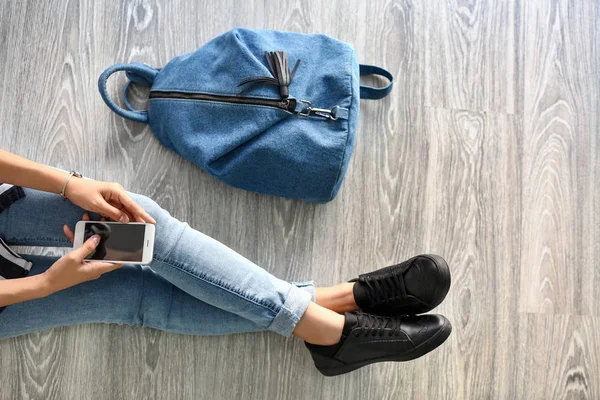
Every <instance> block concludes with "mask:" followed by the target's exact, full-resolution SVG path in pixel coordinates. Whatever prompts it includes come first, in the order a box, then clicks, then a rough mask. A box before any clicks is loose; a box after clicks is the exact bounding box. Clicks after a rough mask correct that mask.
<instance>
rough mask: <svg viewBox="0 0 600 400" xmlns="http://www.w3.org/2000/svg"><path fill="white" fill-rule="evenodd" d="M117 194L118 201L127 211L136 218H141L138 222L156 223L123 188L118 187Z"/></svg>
mask: <svg viewBox="0 0 600 400" xmlns="http://www.w3.org/2000/svg"><path fill="white" fill-rule="evenodd" d="M117 194H118V195H119V201H120V202H121V204H122V205H123V207H124V208H125V210H127V211H128V212H129V213H131V214H132V215H133V216H134V217H135V218H136V220H138V217H139V218H140V219H141V221H139V220H138V221H139V222H149V223H151V224H156V220H155V219H154V218H152V217H151V216H150V214H148V213H147V212H146V211H144V209H143V208H142V207H140V206H139V205H138V204H137V203H136V202H135V201H133V199H132V198H131V197H129V195H128V194H127V193H126V192H125V190H123V189H120V190H119V191H118V192H117Z"/></svg>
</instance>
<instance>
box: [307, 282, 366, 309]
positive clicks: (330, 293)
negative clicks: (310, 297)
mask: <svg viewBox="0 0 600 400" xmlns="http://www.w3.org/2000/svg"><path fill="white" fill-rule="evenodd" d="M353 287H354V283H352V282H345V283H340V284H338V285H335V286H330V287H326V288H317V291H316V292H317V297H316V302H317V304H318V305H320V306H322V307H325V308H328V309H330V310H332V311H335V312H338V313H344V312H350V311H356V310H358V306H357V305H356V301H355V300H354V293H353Z"/></svg>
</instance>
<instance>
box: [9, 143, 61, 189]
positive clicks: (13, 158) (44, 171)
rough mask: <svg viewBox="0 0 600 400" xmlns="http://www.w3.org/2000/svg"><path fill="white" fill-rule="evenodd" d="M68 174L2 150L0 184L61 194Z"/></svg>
mask: <svg viewBox="0 0 600 400" xmlns="http://www.w3.org/2000/svg"><path fill="white" fill-rule="evenodd" d="M68 176H69V174H68V173H66V172H63V171H59V170H57V169H54V168H50V167H48V166H46V165H43V164H39V163H36V162H34V161H30V160H27V159H25V158H23V157H19V156H18V155H16V154H12V153H9V152H8V151H5V150H2V149H0V182H2V183H10V184H11V185H17V186H24V187H28V188H31V189H37V190H42V191H44V192H51V193H60V192H61V190H62V187H63V185H64V184H65V181H66V180H67V177H68Z"/></svg>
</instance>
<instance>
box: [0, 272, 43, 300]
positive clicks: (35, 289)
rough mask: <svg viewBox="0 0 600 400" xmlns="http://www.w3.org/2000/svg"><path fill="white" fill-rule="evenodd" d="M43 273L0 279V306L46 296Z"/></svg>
mask: <svg viewBox="0 0 600 400" xmlns="http://www.w3.org/2000/svg"><path fill="white" fill-rule="evenodd" d="M46 287H47V285H46V284H45V280H44V276H43V275H34V276H29V277H27V278H19V279H5V280H1V281H0V307H4V306H9V305H11V304H15V303H20V302H22V301H27V300H33V299H39V298H41V297H44V296H47V295H48V294H49V293H48V291H47V289H46Z"/></svg>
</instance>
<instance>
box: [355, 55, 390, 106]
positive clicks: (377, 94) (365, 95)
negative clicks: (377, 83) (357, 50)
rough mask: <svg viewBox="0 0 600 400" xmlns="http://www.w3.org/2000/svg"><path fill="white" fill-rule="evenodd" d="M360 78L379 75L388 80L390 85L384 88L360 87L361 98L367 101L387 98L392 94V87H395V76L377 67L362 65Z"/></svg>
mask: <svg viewBox="0 0 600 400" xmlns="http://www.w3.org/2000/svg"><path fill="white" fill-rule="evenodd" d="M359 67H360V76H364V75H378V76H383V77H385V78H387V79H388V80H389V81H390V83H388V85H387V86H385V87H382V88H377V87H373V86H362V85H361V87H360V98H361V99H367V100H377V99H383V98H384V97H385V96H387V95H388V94H390V92H391V91H392V87H393V86H394V76H393V75H392V74H391V73H390V71H388V70H387V69H383V68H381V67H376V66H375V65H367V64H360V65H359Z"/></svg>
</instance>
